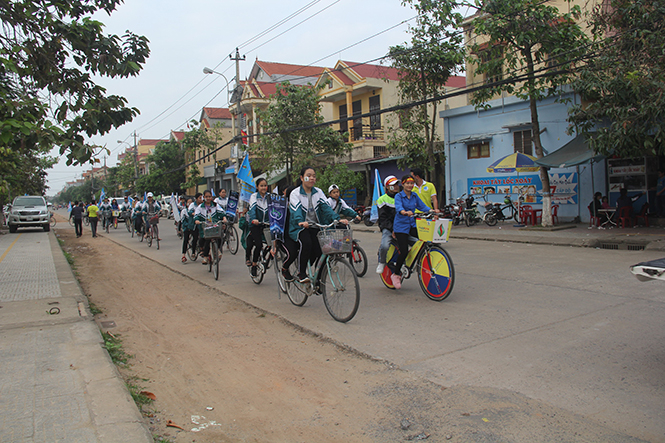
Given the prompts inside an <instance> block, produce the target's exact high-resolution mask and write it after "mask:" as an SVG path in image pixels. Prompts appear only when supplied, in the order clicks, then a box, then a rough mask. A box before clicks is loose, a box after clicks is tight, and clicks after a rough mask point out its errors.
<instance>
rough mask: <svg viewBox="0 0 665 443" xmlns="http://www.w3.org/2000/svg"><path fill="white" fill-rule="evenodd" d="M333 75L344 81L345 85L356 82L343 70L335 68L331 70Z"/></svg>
mask: <svg viewBox="0 0 665 443" xmlns="http://www.w3.org/2000/svg"><path fill="white" fill-rule="evenodd" d="M330 73H331V75H334V76H335V77H337V78H338V79H339V81H341V82H342V84H343V85H352V84H354V83H355V82H354V81H353V80H351V79H350V78H349V76H348V75H346V74H345V73H344V72H343V71H335V70H334V69H333V70H332V71H331V72H330Z"/></svg>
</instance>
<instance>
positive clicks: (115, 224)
mask: <svg viewBox="0 0 665 443" xmlns="http://www.w3.org/2000/svg"><path fill="white" fill-rule="evenodd" d="M113 229H118V217H116V218H114V219H113Z"/></svg>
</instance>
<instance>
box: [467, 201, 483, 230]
mask: <svg viewBox="0 0 665 443" xmlns="http://www.w3.org/2000/svg"><path fill="white" fill-rule="evenodd" d="M474 200H475V199H474V198H473V195H470V196H469V197H467V198H466V200H465V201H464V223H466V225H467V226H473V225H475V224H476V223H478V222H480V221H482V218H481V217H480V212H479V211H478V203H476V202H475V201H474Z"/></svg>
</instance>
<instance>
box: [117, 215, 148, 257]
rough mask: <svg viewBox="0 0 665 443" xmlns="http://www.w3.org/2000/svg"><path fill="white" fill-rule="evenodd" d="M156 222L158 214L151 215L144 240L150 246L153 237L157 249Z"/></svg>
mask: <svg viewBox="0 0 665 443" xmlns="http://www.w3.org/2000/svg"><path fill="white" fill-rule="evenodd" d="M158 223H159V214H155V215H153V216H151V217H150V219H149V223H148V225H149V226H148V232H147V234H146V241H147V242H148V247H151V246H152V241H153V239H154V240H155V241H156V242H157V249H159V226H158V225H157V224H158ZM144 224H145V223H144ZM107 229H108V228H107Z"/></svg>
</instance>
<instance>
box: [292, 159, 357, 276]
mask: <svg viewBox="0 0 665 443" xmlns="http://www.w3.org/2000/svg"><path fill="white" fill-rule="evenodd" d="M299 182H300V183H301V184H300V186H298V187H297V188H296V189H294V190H293V192H291V196H290V197H289V214H290V217H291V218H290V220H289V235H290V236H291V238H292V239H293V240H294V241H296V242H298V243H300V254H299V256H298V259H299V260H298V262H299V266H298V268H299V272H298V281H299V282H300V283H307V282H309V281H310V280H309V277H308V276H307V262H309V263H311V264H314V263H316V261H317V260H318V259H319V257H321V254H322V252H321V246H320V245H319V240H318V238H317V234H318V232H319V228H317V227H315V226H313V225H311V226H310V224H311V223H319V224H324V225H325V224H330V223H332V222H334V221H337V220H339V215H338V214H336V213H335V211H333V210H332V208H331V207H330V205H329V204H328V202H327V201H326V197H325V195H324V193H323V191H322V190H321V189H319V188H317V187H315V186H314V185H315V184H316V172H315V171H314V168H312V167H311V166H305V167H304V168H302V169H301V171H300V180H299ZM341 222H342V223H344V224H348V220H342V221H341Z"/></svg>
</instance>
